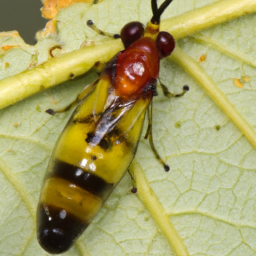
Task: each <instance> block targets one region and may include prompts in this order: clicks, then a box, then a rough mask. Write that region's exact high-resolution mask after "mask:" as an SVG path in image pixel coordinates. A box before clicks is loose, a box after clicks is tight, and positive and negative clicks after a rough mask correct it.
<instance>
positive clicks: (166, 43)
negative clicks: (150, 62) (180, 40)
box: [156, 31, 175, 59]
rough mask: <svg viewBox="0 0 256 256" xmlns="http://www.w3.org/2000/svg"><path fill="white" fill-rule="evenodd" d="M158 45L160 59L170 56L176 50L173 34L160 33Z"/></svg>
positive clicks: (157, 40)
mask: <svg viewBox="0 0 256 256" xmlns="http://www.w3.org/2000/svg"><path fill="white" fill-rule="evenodd" d="M156 45H157V49H158V52H159V57H160V59H162V58H165V57H167V56H169V55H170V54H171V53H172V51H173V50H174V48H175V40H174V38H173V36H172V35H171V34H169V33H168V32H165V31H162V32H159V34H158V36H157V39H156Z"/></svg>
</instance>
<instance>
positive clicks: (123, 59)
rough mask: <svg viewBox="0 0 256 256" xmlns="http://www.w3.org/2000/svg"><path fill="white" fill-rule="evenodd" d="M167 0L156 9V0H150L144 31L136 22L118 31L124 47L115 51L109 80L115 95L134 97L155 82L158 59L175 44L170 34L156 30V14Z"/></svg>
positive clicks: (169, 1)
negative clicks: (149, 12) (150, 15)
mask: <svg viewBox="0 0 256 256" xmlns="http://www.w3.org/2000/svg"><path fill="white" fill-rule="evenodd" d="M171 1H172V0H166V1H165V2H164V3H163V4H162V5H161V6H160V7H159V8H158V7H157V2H156V0H152V10H153V17H152V19H151V21H150V22H149V23H148V24H147V27H146V29H145V31H144V27H143V25H142V24H141V23H140V22H130V23H128V24H126V25H125V26H124V27H123V29H122V30H121V39H122V42H123V44H124V46H125V48H126V49H125V50H124V51H122V52H120V53H119V55H118V58H117V61H116V76H115V79H114V81H113V82H114V88H115V90H116V93H117V95H118V96H120V97H122V98H127V99H136V98H138V97H140V95H141V94H142V93H143V92H144V91H148V88H149V87H150V86H152V84H155V83H156V79H157V78H158V74H159V60H160V59H161V58H165V57H167V56H169V55H170V54H171V53H172V51H173V50H174V47H175V41H174V39H173V37H172V35H171V34H169V33H168V32H160V33H159V25H160V16H161V14H162V13H163V11H164V10H165V8H166V7H167V6H168V5H169V4H170V3H171ZM151 96H153V95H151Z"/></svg>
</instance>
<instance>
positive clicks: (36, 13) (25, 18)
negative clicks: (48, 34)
mask: <svg viewBox="0 0 256 256" xmlns="http://www.w3.org/2000/svg"><path fill="white" fill-rule="evenodd" d="M42 6H43V4H42V2H41V1H40V0H0V32H3V31H11V30H17V31H18V32H19V34H20V35H21V37H22V38H23V39H24V41H25V42H26V43H27V44H32V45H34V44H35V43H36V40H35V34H36V32H37V31H38V30H41V29H43V28H44V27H45V24H46V22H47V20H46V19H44V18H42V14H41V11H40V8H41V7H42Z"/></svg>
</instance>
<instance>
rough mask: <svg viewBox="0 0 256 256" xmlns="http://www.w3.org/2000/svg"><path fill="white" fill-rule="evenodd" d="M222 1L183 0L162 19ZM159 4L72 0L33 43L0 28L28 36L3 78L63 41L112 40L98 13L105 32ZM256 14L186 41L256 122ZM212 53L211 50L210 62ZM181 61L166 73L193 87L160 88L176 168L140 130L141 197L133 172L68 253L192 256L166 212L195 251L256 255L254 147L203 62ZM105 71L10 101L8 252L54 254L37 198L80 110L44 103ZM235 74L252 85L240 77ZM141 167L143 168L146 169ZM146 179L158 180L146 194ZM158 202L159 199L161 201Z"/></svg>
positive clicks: (157, 127) (158, 130)
mask: <svg viewBox="0 0 256 256" xmlns="http://www.w3.org/2000/svg"><path fill="white" fill-rule="evenodd" d="M216 2H218V1H216V0H207V1H205V0H195V1H187V0H179V1H178V0H175V1H174V2H173V3H172V4H171V5H170V7H169V8H168V9H167V11H166V12H165V13H164V15H163V19H168V18H170V17H174V16H176V15H182V14H184V13H186V12H190V11H193V10H196V9H198V8H200V7H203V6H206V5H209V4H213V3H216ZM252 2H255V1H252ZM150 8H151V7H150V1H148V0H141V1H139V0H133V1H127V0H126V1H124V0H105V1H103V2H102V3H100V4H97V5H91V4H83V3H78V4H74V5H71V6H69V7H68V8H65V9H63V10H62V11H61V12H59V14H58V16H57V17H56V20H57V35H56V36H46V37H44V38H43V39H42V40H40V41H39V42H38V43H37V44H36V45H35V46H28V45H26V44H24V42H23V41H22V39H21V38H20V37H19V36H17V34H16V33H4V34H0V46H1V47H2V46H5V45H13V46H17V45H18V46H19V47H13V48H11V49H9V50H5V51H2V50H1V53H0V54H1V58H0V78H1V79H3V78H6V77H9V76H13V75H16V74H18V73H20V72H21V71H23V70H26V69H28V68H30V67H32V66H34V65H37V64H41V63H43V62H44V61H47V60H48V59H49V58H50V56H49V49H50V48H51V47H53V46H56V45H61V46H62V49H61V51H60V54H62V53H67V52H72V51H73V50H76V49H79V48H80V47H81V45H82V44H83V43H84V42H85V41H86V42H87V43H90V42H91V41H94V42H96V44H98V43H100V42H102V41H107V40H109V39H108V38H106V37H103V36H100V35H97V34H96V33H95V32H93V31H92V30H91V29H90V28H88V27H87V26H86V21H87V20H88V19H92V20H93V21H94V22H95V24H97V26H98V27H99V28H101V29H102V30H105V31H108V32H113V33H118V32H119V31H120V28H121V27H122V26H123V25H124V24H126V23H127V22H129V21H132V20H140V21H141V22H143V23H144V24H146V22H147V21H148V20H149V19H150V17H151V9H150ZM185 21H186V22H189V20H185ZM254 24H256V15H255V14H249V15H245V16H242V17H239V18H236V19H234V20H231V21H229V22H225V23H221V24H219V25H217V26H213V27H210V28H208V29H207V30H204V31H201V32H200V33H197V34H193V36H190V37H188V36H187V37H185V38H183V39H180V40H179V41H178V44H179V46H180V47H181V49H182V51H183V52H184V53H186V54H188V55H189V56H191V57H192V60H194V61H195V62H196V63H197V64H198V66H199V67H201V68H202V70H203V71H202V72H204V74H206V75H208V76H209V77H210V78H211V79H212V81H213V83H215V84H216V85H217V86H218V88H219V89H220V90H221V91H222V92H223V93H224V95H226V97H227V99H228V100H229V101H230V102H231V103H232V104H233V106H234V107H235V109H236V110H237V111H238V112H239V113H240V114H241V116H242V117H243V118H244V119H245V121H246V123H247V124H248V125H249V127H250V128H252V129H253V130H255V129H256V115H255V114H254V113H255V112H256V111H254V110H255V109H256V93H255V89H256V77H255V75H256V65H255V63H256V61H255V59H256V47H255V45H256V30H255V26H254ZM202 55H205V56H206V59H205V61H203V62H200V61H199V58H200V56H202ZM176 62H177V60H176ZM181 62H182V60H181ZM6 63H8V64H6ZM181 66H182V65H181ZM181 66H179V65H177V64H176V63H175V62H173V61H172V60H170V59H165V60H163V61H162V62H161V72H160V79H161V81H162V82H163V83H164V84H165V85H166V86H168V88H169V90H170V91H172V92H174V93H179V92H180V91H181V90H182V86H183V85H185V84H187V85H189V87H190V90H189V92H187V93H186V94H185V95H184V96H183V97H181V98H173V99H167V98H165V97H164V96H163V94H162V92H161V90H160V88H159V89H158V91H159V96H158V97H155V98H154V111H153V115H154V116H153V121H154V122H153V135H154V141H155V146H156V148H157V149H158V151H159V153H160V155H161V156H162V157H163V158H164V159H165V160H166V161H167V163H168V164H169V165H170V168H171V170H170V172H168V173H166V172H164V170H163V168H162V167H161V166H160V164H159V163H158V161H157V160H156V159H155V158H154V155H153V153H152V151H151V149H150V146H149V143H148V142H147V141H145V140H144V139H141V142H140V144H139V148H138V152H137V154H136V161H135V163H134V164H133V165H132V167H131V172H133V174H134V176H135V184H134V185H136V186H137V187H138V195H135V194H132V193H131V188H132V186H133V185H132V181H131V178H130V176H129V174H126V175H125V176H124V178H123V179H122V181H121V182H120V184H119V185H118V186H117V188H116V189H115V191H114V192H113V193H112V195H111V196H110V198H109V199H108V200H107V202H106V204H105V206H104V207H103V208H102V209H101V211H100V212H99V214H98V215H97V217H96V219H95V220H94V221H93V223H92V224H91V225H90V226H89V227H88V228H87V230H86V231H85V232H84V234H83V235H82V237H81V238H80V239H79V240H78V242H77V243H76V245H75V246H74V247H73V248H72V249H71V250H70V251H68V252H67V253H65V254H64V255H72V256H73V255H91V256H94V255H97V256H101V255H118V256H119V255H157V256H158V255H168V256H169V255H182V254H181V253H180V252H181V251H180V249H179V248H178V249H177V248H175V245H174V246H173V245H171V244H172V242H171V241H172V238H171V237H172V234H171V233H168V231H167V232H166V233H165V232H164V231H163V227H162V226H161V225H162V221H163V218H162V217H161V216H165V217H166V216H167V219H168V220H169V221H170V223H172V225H173V226H174V228H175V229H176V231H177V236H178V238H179V239H180V240H181V241H183V243H184V246H185V248H186V249H187V251H188V253H189V254H190V255H196V256H202V255H213V256H218V255H229V256H231V255H232V256H235V255H246V256H249V255H250V256H251V255H256V200H255V199H256V186H255V184H256V172H255V170H256V151H255V148H254V147H253V146H252V144H251V143H250V142H249V141H248V140H247V139H246V138H245V136H244V134H243V133H242V132H241V131H240V130H239V129H238V128H237V126H236V125H235V124H234V123H233V122H232V121H231V120H230V119H229V117H227V115H226V114H225V113H224V112H225V111H224V112H223V109H220V108H219V107H218V106H217V105H216V104H215V103H214V101H213V100H212V99H211V98H210V97H209V96H208V95H207V94H206V92H205V91H204V90H202V89H201V87H200V86H199V85H198V84H200V74H198V72H196V70H195V73H196V75H195V76H196V77H194V76H193V74H192V75H191V74H189V73H186V72H185V71H184V69H183V68H184V66H185V65H183V66H182V67H183V68H182V67H181ZM202 72H201V73H202ZM95 78H96V74H95V73H93V72H88V73H87V74H85V75H83V76H81V77H79V78H76V79H74V80H71V81H68V82H65V83H63V84H60V85H59V86H56V87H54V88H51V89H48V90H45V91H42V92H39V93H37V94H35V95H34V96H31V97H29V98H27V99H25V100H23V101H21V102H19V103H17V104H15V105H13V106H9V107H7V108H5V109H2V110H1V111H0V195H1V196H0V216H1V218H0V255H1V256H5V255H8V256H9V255H28V256H31V255H47V254H46V253H45V252H44V251H43V250H42V249H41V247H40V246H39V245H38V243H37V240H36V233H35V222H36V217H35V213H36V206H37V201H38V198H39V193H40V188H41V182H42V179H43V176H44V172H45V170H46V168H47V163H48V160H49V157H50V155H51V152H52V149H53V147H54V145H55V142H56V140H57V138H58V136H59V135H60V133H61V131H62V129H63V127H64V126H65V124H66V122H67V121H68V118H69V116H70V114H71V112H72V111H70V112H69V113H63V114H59V115H56V116H50V115H48V114H46V113H45V112H44V111H45V110H46V109H48V108H55V109H59V108H62V107H63V106H66V105H67V104H68V103H70V102H71V101H72V100H73V99H75V97H76V96H77V94H78V93H79V92H80V91H81V90H82V88H83V87H85V85H87V84H89V83H91V82H92V81H94V79H95ZM234 78H237V79H239V80H241V83H242V84H243V85H244V87H243V88H239V87H237V86H235V85H234V80H233V79H234ZM195 79H197V83H196V82H195ZM201 82H204V81H201ZM17 93H19V92H17ZM138 169H142V170H143V172H144V175H145V176H144V177H142V176H136V175H137V174H140V172H138V171H137V170H138ZM141 177H142V178H141ZM143 182H144V183H143ZM144 185H145V187H146V188H147V187H148V188H149V187H151V189H152V190H148V191H149V192H146V189H143V188H144ZM147 193H149V194H147ZM157 204H159V207H155V208H154V207H152V205H153V206H155V205H157ZM161 214H162V215H161ZM166 225H167V224H166ZM175 252H176V253H175Z"/></svg>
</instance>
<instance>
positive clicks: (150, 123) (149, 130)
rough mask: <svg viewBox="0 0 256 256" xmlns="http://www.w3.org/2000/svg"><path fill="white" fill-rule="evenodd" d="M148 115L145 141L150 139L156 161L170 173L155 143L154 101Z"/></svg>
mask: <svg viewBox="0 0 256 256" xmlns="http://www.w3.org/2000/svg"><path fill="white" fill-rule="evenodd" d="M147 114H148V128H147V132H146V135H145V137H144V138H145V139H147V138H148V140H149V144H150V147H151V149H152V150H153V153H154V155H155V157H156V159H157V160H158V161H159V162H160V164H162V165H163V166H164V170H165V171H166V172H169V170H170V167H169V165H167V164H166V163H165V162H164V160H163V159H162V158H161V157H160V155H159V153H158V152H157V150H156V148H155V145H154V141H153V134H152V115H153V103H152V101H151V104H150V109H148V112H147Z"/></svg>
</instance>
